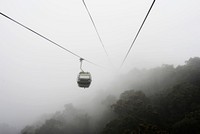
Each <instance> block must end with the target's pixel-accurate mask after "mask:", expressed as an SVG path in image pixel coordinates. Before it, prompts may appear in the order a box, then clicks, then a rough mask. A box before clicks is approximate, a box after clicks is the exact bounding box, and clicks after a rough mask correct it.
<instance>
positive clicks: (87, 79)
mask: <svg viewBox="0 0 200 134" xmlns="http://www.w3.org/2000/svg"><path fill="white" fill-rule="evenodd" d="M91 82H92V77H91V74H90V73H89V72H80V73H79V74H78V78H77V83H78V86H79V87H82V88H88V87H89V86H90V84H91Z"/></svg>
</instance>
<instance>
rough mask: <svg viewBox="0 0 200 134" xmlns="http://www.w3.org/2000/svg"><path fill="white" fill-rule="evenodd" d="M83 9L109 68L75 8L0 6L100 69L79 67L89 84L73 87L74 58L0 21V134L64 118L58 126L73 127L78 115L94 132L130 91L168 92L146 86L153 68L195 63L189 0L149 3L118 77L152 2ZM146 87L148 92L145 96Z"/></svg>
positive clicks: (92, 2) (94, 2)
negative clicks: (101, 42) (89, 74)
mask: <svg viewBox="0 0 200 134" xmlns="http://www.w3.org/2000/svg"><path fill="white" fill-rule="evenodd" d="M86 2H87V5H88V8H89V10H90V11H91V14H92V16H93V17H94V20H95V22H96V24H97V29H98V31H99V33H100V35H101V37H102V39H103V42H104V45H105V48H106V49H107V50H108V54H109V57H110V60H111V61H112V64H113V66H110V62H109V60H108V57H107V56H106V54H105V52H104V50H103V48H102V46H101V44H100V42H99V40H98V36H97V35H96V33H95V30H94V27H93V26H92V23H91V21H90V19H89V16H88V14H87V12H86V10H85V8H84V6H83V3H82V1H80V0H73V1H69V0H67V1H64V0H59V1H53V0H48V1H47V0H42V1H41V0H40V1H38V0H29V1H25V0H20V1H14V0H7V1H0V9H1V11H0V12H2V13H5V14H7V15H8V16H10V17H12V18H14V19H16V20H17V21H19V22H21V23H22V24H24V25H26V26H28V27H30V28H32V29H34V30H35V31H37V32H39V33H41V34H42V35H45V36H46V37H48V38H50V39H52V40H53V41H55V42H57V43H59V44H61V45H62V46H64V47H66V48H68V49H70V50H71V51H72V52H74V53H77V54H79V55H81V56H83V57H84V58H85V59H87V60H89V61H92V62H94V63H95V64H98V65H100V66H102V67H98V66H95V65H93V64H90V63H88V62H87V61H83V70H84V71H89V72H90V73H91V74H92V83H91V86H90V88H88V89H82V88H79V87H78V85H77V82H76V80H77V75H78V73H79V72H80V71H81V70H80V62H79V58H77V57H74V56H73V55H71V54H70V53H66V51H63V50H62V49H60V48H58V47H57V46H54V45H52V44H51V43H50V42H48V41H46V40H44V39H42V38H40V37H38V36H37V35H34V34H33V33H31V32H30V31H28V30H26V29H23V28H22V27H20V26H18V25H16V24H14V23H13V22H11V21H10V20H8V19H6V18H4V17H3V16H0V74H1V75H0V106H1V108H0V128H1V129H0V134H6V132H5V131H4V129H3V128H5V129H6V130H10V131H9V132H8V133H9V134H13V133H16V131H17V132H18V133H20V132H21V130H23V129H24V128H25V127H26V126H34V127H36V128H39V127H41V126H42V125H44V124H45V122H46V121H47V120H51V119H55V120H57V119H58V118H59V119H60V118H61V117H66V119H63V122H65V123H66V124H67V123H68V122H66V120H70V122H71V124H73V121H74V118H76V117H77V116H79V115H80V117H81V118H82V117H84V119H85V121H86V120H87V121H88V122H89V124H88V126H82V128H84V129H85V128H87V127H88V129H85V131H87V130H89V132H88V133H99V132H100V131H101V130H103V128H104V127H105V125H106V124H107V123H108V122H109V121H112V120H113V119H114V118H116V116H117V115H116V113H115V112H113V109H112V108H111V105H113V104H115V103H116V102H117V101H118V100H119V99H120V96H121V94H122V93H123V92H125V91H127V90H131V89H134V91H138V90H140V91H143V92H144V93H145V95H147V96H152V95H154V94H156V93H158V92H159V91H160V90H163V88H169V87H173V86H174V85H175V84H174V83H176V82H174V83H173V82H171V83H167V84H166V85H168V84H169V85H170V86H166V85H161V83H162V82H161V81H160V82H159V83H158V84H157V85H156V86H155V85H153V84H152V83H153V82H154V83H155V81H153V80H152V75H153V74H154V73H157V72H154V71H153V69H155V68H159V67H160V68H162V67H165V66H164V64H167V65H169V66H166V67H169V68H172V70H173V69H175V68H176V67H178V66H182V65H185V61H187V60H189V59H190V58H191V57H199V52H200V45H199V42H200V38H199V36H198V35H199V34H200V27H199V23H200V17H199V16H200V9H199V7H198V5H199V4H200V2H199V1H197V0H190V1H189V2H188V1H187V0H177V1H172V0H168V1H158V0H157V1H156V3H155V5H154V8H153V9H152V11H151V13H150V16H149V17H148V20H147V22H146V23H145V25H144V28H143V29H142V31H141V33H140V35H139V37H138V39H137V41H136V44H135V45H134V46H133V49H132V50H131V52H130V54H129V56H128V58H127V60H126V62H125V64H124V66H123V67H122V68H121V69H120V70H119V66H120V64H121V62H122V60H123V58H124V56H125V54H126V52H127V50H128V48H129V46H130V44H131V43H132V41H133V37H134V36H135V34H136V32H137V30H138V28H139V26H140V25H141V23H142V21H143V19H144V16H145V15H146V13H147V11H148V9H149V7H150V5H151V2H152V1H146V0H142V1H131V0H125V1H122V0H115V1H114V0H109V1H106V0H101V1H98V0H87V1H86ZM180 3H181V4H180ZM151 69H152V71H149V70H151ZM156 71H157V70H156ZM146 72H148V74H147V73H146ZM150 72H151V73H150ZM142 73H144V75H142ZM166 73H167V72H166ZM162 76H163V74H162V75H161V76H160V77H162ZM163 79H164V78H163ZM141 83H142V84H141ZM143 83H145V84H143ZM162 84H163V83H162ZM176 84H177V83H176ZM145 85H146V87H145ZM147 85H148V86H149V87H151V88H150V89H148V90H147V87H148V86H147ZM155 88H156V89H157V90H154V89H155ZM144 89H145V90H144ZM66 106H67V107H68V108H69V109H72V110H74V111H75V113H74V115H73V116H72V115H71V114H69V115H67V116H65V114H67V113H70V112H68V111H67V110H66V109H67V107H66ZM76 112H77V113H76ZM56 113H57V114H56ZM62 113H63V114H64V115H63V114H62ZM71 113H73V112H71ZM69 116H71V117H72V119H69ZM79 121H80V120H79ZM79 121H77V122H79ZM75 124H76V123H75ZM82 124H84V123H82ZM73 125H74V124H73ZM80 125H81V124H80ZM80 125H77V126H80ZM1 126H2V127H1ZM74 126H75V128H76V125H74ZM76 129H77V128H76ZM12 130H13V131H12ZM77 133H78V132H77Z"/></svg>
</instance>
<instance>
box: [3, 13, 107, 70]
mask: <svg viewBox="0 0 200 134" xmlns="http://www.w3.org/2000/svg"><path fill="white" fill-rule="evenodd" d="M0 15H2V16H4V17H5V18H7V19H9V20H11V21H13V22H14V23H16V24H18V25H20V26H22V27H23V28H25V29H27V30H29V31H31V32H32V33H34V34H36V35H38V36H40V37H42V38H43V39H45V40H47V41H49V42H51V43H52V44H54V45H56V46H58V47H59V48H61V49H63V50H65V51H67V52H69V53H71V54H72V55H74V56H76V57H78V58H81V59H84V60H85V61H87V62H88V63H91V64H93V65H95V66H98V67H101V68H103V67H102V66H100V65H98V64H95V63H93V62H91V61H89V60H87V59H85V58H83V57H81V56H79V55H78V54H76V53H74V52H72V51H70V50H69V49H67V48H65V47H63V46H61V45H59V44H58V43H56V42H54V41H52V40H50V39H49V38H47V37H45V36H43V35H42V34H40V33H38V32H36V31H34V30H32V29H31V28H29V27H27V26H25V25H23V24H22V23H20V22H18V21H16V20H14V19H12V18H11V17H9V16H7V15H5V14H4V13H2V12H0Z"/></svg>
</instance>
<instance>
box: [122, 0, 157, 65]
mask: <svg viewBox="0 0 200 134" xmlns="http://www.w3.org/2000/svg"><path fill="white" fill-rule="evenodd" d="M155 1H156V0H153V3H152V4H151V7H150V9H149V11H148V12H147V15H146V16H145V18H144V20H143V22H142V25H141V26H140V28H139V30H138V32H137V34H136V36H135V38H134V40H133V42H132V44H131V46H130V48H129V49H128V51H127V53H126V56H125V57H124V59H123V61H122V64H121V66H120V68H122V66H123V65H124V62H125V60H126V59H127V57H128V54H129V53H130V51H131V48H132V47H133V45H134V43H135V41H136V39H137V37H138V35H139V33H140V31H141V29H142V27H143V25H144V23H145V21H146V19H147V17H148V15H149V13H150V11H151V9H152V7H153V5H154V3H155Z"/></svg>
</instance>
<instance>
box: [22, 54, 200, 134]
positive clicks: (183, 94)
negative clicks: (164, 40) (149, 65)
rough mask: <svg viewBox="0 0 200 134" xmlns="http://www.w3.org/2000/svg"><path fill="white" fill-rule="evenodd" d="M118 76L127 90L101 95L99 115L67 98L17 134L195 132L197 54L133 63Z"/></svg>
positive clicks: (199, 119)
mask: <svg viewBox="0 0 200 134" xmlns="http://www.w3.org/2000/svg"><path fill="white" fill-rule="evenodd" d="M123 80H124V84H125V85H126V88H128V89H129V90H125V91H123V92H122V93H121V95H120V96H119V98H118V99H116V97H114V96H112V95H109V96H108V97H106V98H104V100H102V103H101V104H102V105H104V106H105V107H106V108H107V109H106V110H104V112H102V114H101V117H100V118H93V117H92V116H91V115H89V114H88V113H87V112H84V111H82V110H80V109H77V108H75V107H74V106H73V105H72V104H68V105H66V106H65V110H64V111H62V112H57V113H55V114H54V115H53V116H52V118H50V119H48V120H46V122H45V123H44V124H42V125H40V126H37V127H35V126H34V125H33V126H27V127H26V128H24V129H23V130H22V134H199V133H200V58H198V57H194V58H190V59H189V60H187V61H186V62H185V65H179V66H177V67H174V66H173V65H162V66H161V67H157V68H153V69H149V70H146V69H142V70H139V69H134V70H132V71H131V72H130V73H128V74H127V75H125V76H123ZM113 90H115V89H113ZM95 107H96V108H97V107H99V105H97V106H95ZM95 107H94V108H95ZM111 117H112V118H111Z"/></svg>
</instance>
